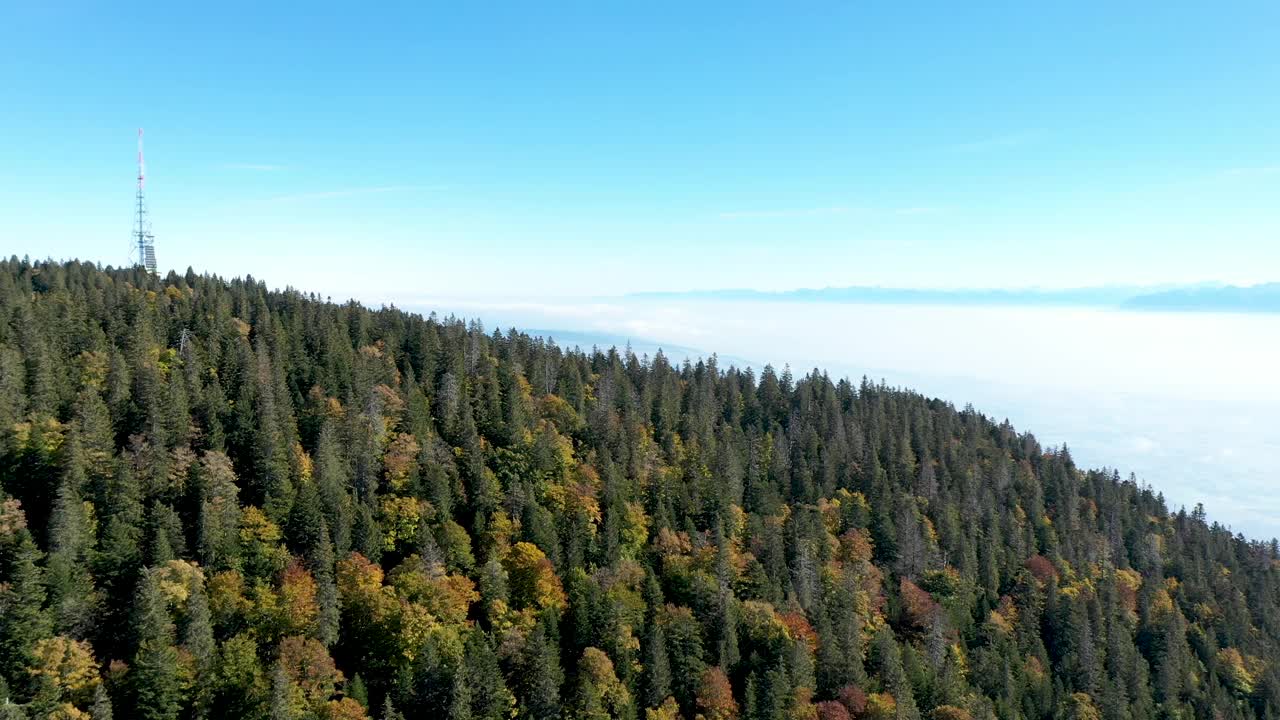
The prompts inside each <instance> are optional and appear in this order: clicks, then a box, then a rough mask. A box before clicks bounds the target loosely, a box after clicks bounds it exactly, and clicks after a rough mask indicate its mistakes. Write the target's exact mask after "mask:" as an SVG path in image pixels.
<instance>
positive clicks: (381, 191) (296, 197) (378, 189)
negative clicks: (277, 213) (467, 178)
mask: <svg viewBox="0 0 1280 720" xmlns="http://www.w3.org/2000/svg"><path fill="white" fill-rule="evenodd" d="M440 187H441V186H438V185H379V186H375V187H358V188H341V189H337V190H317V191H314V192H303V193H290V194H288V195H277V196H275V197H272V198H267V202H273V203H284V202H306V201H309V200H331V199H333V198H346V197H356V196H360V195H385V194H388V193H398V192H413V191H421V190H438V189H440Z"/></svg>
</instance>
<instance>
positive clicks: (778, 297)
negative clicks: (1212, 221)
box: [630, 283, 1280, 312]
mask: <svg viewBox="0 0 1280 720" xmlns="http://www.w3.org/2000/svg"><path fill="white" fill-rule="evenodd" d="M630 297H633V298H640V299H676V298H681V299H701V300H752V301H783V302H834V303H871V304H886V305H888V304H894V305H1004V306H1056V307H1105V308H1123V309H1127V310H1152V311H1160V310H1163V311H1177V312H1280V283H1266V284H1262V285H1253V286H1249V287H1239V286H1235V285H1224V284H1219V283H1203V284H1196V285H1156V286H1123V285H1106V286H1099V287H1082V288H1067V289H1054V290H1047V289H1037V288H1027V289H1007V290H1000V289H958V290H930V289H919V288H888V287H870V286H852V287H839V288H835V287H827V288H801V289H798V290H784V291H778V292H769V291H763V290H747V289H726V290H692V291H687V292H646V293H635V294H633V295H631V296H630Z"/></svg>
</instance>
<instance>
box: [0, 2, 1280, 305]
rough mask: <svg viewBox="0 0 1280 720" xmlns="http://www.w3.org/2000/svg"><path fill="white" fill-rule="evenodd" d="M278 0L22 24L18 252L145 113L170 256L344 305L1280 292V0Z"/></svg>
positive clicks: (119, 194) (17, 22) (116, 194)
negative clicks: (350, 298)
mask: <svg viewBox="0 0 1280 720" xmlns="http://www.w3.org/2000/svg"><path fill="white" fill-rule="evenodd" d="M268 4H269V3H256V2H255V3H245V4H240V3H230V2H219V3H211V4H193V3H174V2H167V3H147V2H138V3H128V4H125V5H120V4H111V3H95V4H82V3H74V2H67V3H61V2H60V3H40V2H26V3H18V2H9V3H4V7H3V9H0V132H2V133H3V137H4V140H3V142H0V167H3V171H0V239H3V243H4V244H3V248H0V249H2V250H3V252H4V253H6V254H8V253H16V254H20V255H21V254H28V253H29V254H31V255H35V256H53V257H57V258H63V257H69V256H77V257H82V258H89V259H94V260H98V261H102V262H108V263H119V262H121V261H122V260H124V259H125V258H126V257H127V250H128V238H129V230H130V223H131V204H132V195H133V177H134V174H135V171H134V166H133V154H134V147H133V145H134V131H135V128H136V127H138V126H145V127H146V130H147V139H148V143H147V151H148V159H149V162H148V166H149V167H148V170H149V173H148V174H149V197H150V201H151V209H152V216H153V219H154V225H155V234H156V237H157V245H158V255H159V259H160V263H161V265H162V267H164V268H169V267H176V268H178V269H185V268H186V267H187V266H189V265H190V266H194V267H195V268H197V269H198V270H211V271H217V272H220V273H224V274H243V273H245V272H251V273H252V274H254V275H255V276H258V277H262V278H265V279H267V280H268V281H270V282H272V283H273V284H285V283H292V284H294V285H298V286H301V287H304V288H306V289H309V290H316V291H319V292H322V293H331V294H334V295H340V294H350V293H354V294H357V295H359V296H361V297H366V298H383V297H389V296H395V295H397V294H405V295H409V294H414V293H417V294H434V295H438V294H464V293H465V294H503V295H524V296H536V295H545V294H555V295H561V296H563V295H577V294H583V295H586V294H602V293H614V292H625V291H632V290H664V289H687V288H715V287H755V288H765V289H780V288H790V287H799V286H807V287H815V286H824V285H850V284H883V285H911V286H1026V285H1045V286H1068V285H1085V284H1095V283H1129V282H1140V283H1149V282H1165V281H1198V280H1223V281H1231V282H1257V281H1263V280H1273V279H1280V44H1278V43H1277V41H1276V32H1277V28H1280V3H1276V2H1275V1H1274V0H1260V1H1256V2H1255V1H1246V0H1242V1H1240V2H1230V3H1208V2H1124V3H1115V2H1077V3H1039V2H1024V3H998V4H987V5H984V4H982V3H951V2H939V3H865V2H841V3H829V4H828V3H817V2H814V3H777V2H770V3H754V2H734V3H710V2H707V3H686V2H681V3H611V2H582V3H574V4H560V3H555V2H536V3H529V2H526V3H470V4H468V3H453V2H451V3H412V4H406V5H404V6H401V7H392V6H391V5H389V4H382V3H375V4H368V5H365V6H361V7H357V4H354V3H344V4H343V5H344V7H325V6H324V5H323V4H320V3H307V4H296V6H295V7H294V8H292V9H266V8H264V7H262V5H268ZM291 5H293V4H291ZM1050 5H1060V6H1062V7H1061V8H1058V9H1053V8H1050V7H1048V6H1050ZM464 6H469V7H464Z"/></svg>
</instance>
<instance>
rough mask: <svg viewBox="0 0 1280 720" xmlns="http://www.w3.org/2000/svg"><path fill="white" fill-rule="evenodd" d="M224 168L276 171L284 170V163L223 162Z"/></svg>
mask: <svg viewBox="0 0 1280 720" xmlns="http://www.w3.org/2000/svg"><path fill="white" fill-rule="evenodd" d="M221 167H222V169H223V170H250V171H253V172H276V171H278V170H284V169H285V166H284V165H273V164H271V163H223V164H222V166H221Z"/></svg>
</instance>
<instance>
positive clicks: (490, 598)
mask: <svg viewBox="0 0 1280 720" xmlns="http://www.w3.org/2000/svg"><path fill="white" fill-rule="evenodd" d="M0 309H2V310H3V313H4V315H3V322H0V386H2V387H0V430H2V435H0V488H2V490H0V678H2V681H0V699H2V698H6V697H7V698H9V703H10V704H4V703H3V702H0V718H15V717H32V718H36V717H39V718H44V717H61V718H83V717H93V718H94V719H95V720H101V719H102V718H105V717H109V716H111V713H112V712H114V717H117V718H177V717H183V718H187V717H235V718H241V717H243V718H272V719H273V720H275V719H278V718H361V717H375V718H399V717H404V718H414V717H424V718H443V717H448V718H458V719H461V718H490V719H493V720H497V719H498V718H509V717H512V716H513V715H514V716H517V717H520V718H537V719H544V718H561V717H566V718H568V717H572V718H578V717H591V718H606V717H610V718H645V719H646V720H648V719H657V718H676V717H684V718H689V719H690V720H692V719H693V718H695V717H703V718H706V719H707V720H713V719H714V720H726V719H728V718H735V717H741V718H747V719H748V720H765V719H769V720H773V719H775V718H821V719H822V720H841V719H843V718H846V717H851V718H876V719H879V718H934V719H936V720H957V719H962V718H1008V719H1013V718H1044V719H1046V720H1048V719H1050V718H1078V719H1085V718H1107V719H1108V720H1143V719H1146V718H1193V717H1196V718H1210V717H1222V718H1254V717H1256V718H1274V717H1277V714H1276V713H1277V712H1278V711H1280V667H1278V665H1280V555H1278V553H1277V547H1276V545H1275V543H1274V542H1272V543H1269V544H1267V543H1257V542H1249V541H1246V540H1245V539H1244V538H1240V537H1233V536H1232V534H1231V533H1230V532H1229V531H1226V530H1224V529H1223V528H1221V527H1218V526H1216V525H1207V524H1206V523H1205V522H1204V519H1203V512H1202V511H1199V510H1197V512H1193V513H1186V512H1177V513H1170V512H1169V511H1168V510H1166V508H1165V507H1164V504H1163V501H1162V499H1161V498H1160V496H1159V495H1157V494H1155V492H1154V491H1153V490H1151V489H1149V488H1147V487H1144V486H1140V485H1138V484H1137V483H1136V482H1135V481H1133V480H1132V479H1130V480H1121V479H1120V478H1119V477H1118V476H1117V475H1116V474H1114V473H1113V472H1108V471H1084V470H1081V469H1078V468H1077V467H1075V465H1074V464H1073V463H1072V460H1071V457H1070V455H1069V453H1068V452H1067V451H1066V450H1065V449H1046V448H1042V447H1041V446H1040V445H1039V444H1038V443H1037V442H1036V440H1035V438H1034V437H1032V436H1031V435H1029V434H1020V433H1018V432H1017V431H1015V430H1014V428H1012V427H1010V426H1009V425H1007V424H996V423H993V422H992V421H991V420H990V419H988V418H986V417H984V416H982V415H981V414H979V413H978V412H976V411H974V410H972V409H969V408H966V409H964V410H958V409H956V408H955V407H953V406H952V405H950V404H948V403H946V402H944V401H940V400H935V399H930V398H926V397H923V396H920V395H918V394H915V393H912V392H909V391H905V390H898V389H893V388H889V387H884V386H880V385H873V384H869V383H866V382H863V383H861V384H852V383H850V382H848V381H838V382H837V381H833V380H831V379H829V378H828V377H826V376H825V375H823V374H820V373H818V372H816V371H815V372H813V373H809V374H805V375H803V376H800V377H793V376H792V375H791V374H790V373H787V372H783V373H781V374H778V373H776V372H774V371H773V370H772V369H766V370H765V371H764V372H762V373H761V375H760V376H759V377H756V376H754V375H753V374H752V373H751V372H749V371H748V372H743V371H739V370H736V369H733V368H728V369H726V368H721V367H718V366H717V365H716V363H715V362H714V360H708V361H700V362H698V363H697V364H685V365H681V366H678V367H677V366H673V365H672V364H670V363H669V362H668V360H667V359H666V358H664V357H662V356H658V357H654V358H652V359H647V360H646V359H641V358H636V357H634V356H624V355H620V354H619V353H617V352H615V351H609V352H607V353H605V352H595V353H593V354H582V353H578V352H566V351H565V350H563V349H561V348H558V347H555V346H551V345H548V344H546V343H544V342H542V341H540V340H539V339H536V338H531V337H528V336H526V335H522V334H519V333H515V332H511V333H498V332H494V333H486V332H484V331H483V330H482V329H481V328H480V327H478V326H475V325H467V324H464V323H463V322H461V321H457V320H453V319H449V320H439V319H435V318H429V319H424V318H422V317H420V316H416V315H410V314H406V313H403V312H400V311H398V310H394V309H384V310H379V311H373V310H368V309H365V308H363V307H360V306H358V305H355V304H347V305H335V304H331V303H326V302H321V301H320V300H318V299H316V298H315V297H314V296H307V295H303V294H300V293H297V292H292V291H290V292H276V291H269V290H268V289H267V287H266V286H265V285H264V284H262V283H260V282H258V281H255V280H253V279H246V280H243V281H241V280H235V281H230V282H228V281H224V280H221V279H218V278H214V277H207V276H197V275H195V274H192V273H188V274H187V275H186V276H185V277H184V276H179V275H170V276H169V277H167V278H153V277H149V276H147V275H145V274H143V273H141V272H139V271H136V270H114V271H104V270H102V269H99V268H97V267H95V266H92V265H87V264H80V263H66V264H56V263H37V264H32V263H29V262H27V261H20V260H17V259H11V260H8V261H4V262H2V263H0ZM1211 480H1212V479H1211V478H1206V482H1210V481H1211ZM59 713H61V714H59Z"/></svg>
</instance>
